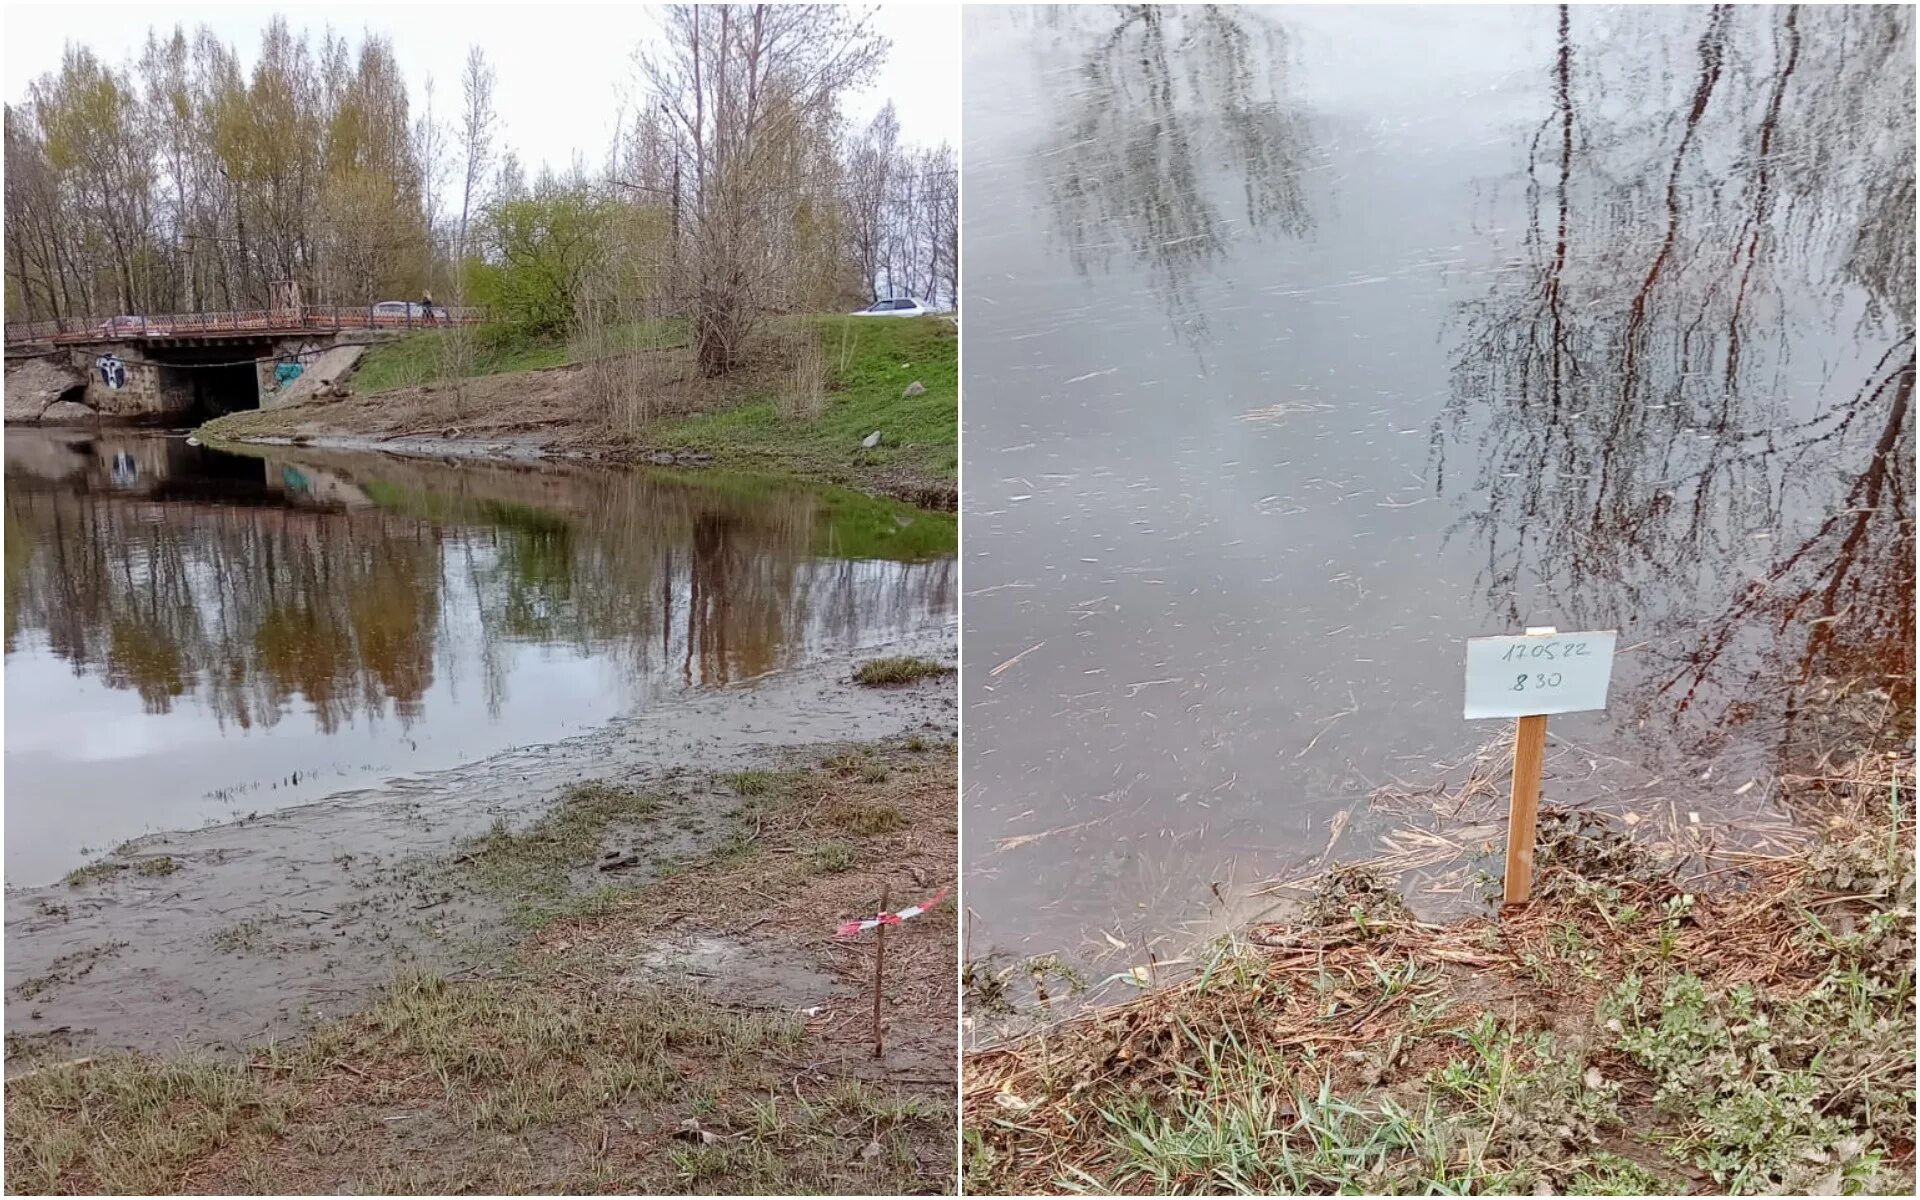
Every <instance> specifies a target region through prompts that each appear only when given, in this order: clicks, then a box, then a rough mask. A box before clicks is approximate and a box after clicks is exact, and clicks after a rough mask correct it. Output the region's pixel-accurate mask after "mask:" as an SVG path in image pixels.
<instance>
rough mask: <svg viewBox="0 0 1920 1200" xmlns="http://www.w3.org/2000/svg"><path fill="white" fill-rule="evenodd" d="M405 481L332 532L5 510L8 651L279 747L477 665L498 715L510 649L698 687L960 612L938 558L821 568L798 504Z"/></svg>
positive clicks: (627, 481)
mask: <svg viewBox="0 0 1920 1200" xmlns="http://www.w3.org/2000/svg"><path fill="white" fill-rule="evenodd" d="M396 470H397V468H396ZM417 478H418V479H419V481H420V482H421V483H422V485H423V486H421V487H420V488H419V489H417V490H416V489H412V488H404V489H398V488H388V489H385V490H382V489H380V488H379V487H377V486H370V487H369V489H368V490H369V491H375V492H379V494H380V495H381V496H382V498H383V503H385V504H386V505H387V507H386V508H384V509H367V508H359V509H350V510H346V511H341V510H338V509H311V508H308V509H301V508H230V507H218V506H212V505H202V504H154V503H150V502H144V501H132V500H128V499H125V498H121V497H114V496H108V495H100V494H92V493H84V492H81V493H76V492H72V491H68V490H64V489H58V488H56V489H47V488H45V487H32V486H16V487H13V488H10V489H9V491H8V494H7V500H6V520H7V536H8V542H7V551H8V553H7V577H6V587H7V597H8V611H7V615H8V642H7V644H8V647H9V649H11V648H12V647H13V646H14V644H15V641H16V638H17V637H18V636H19V634H20V633H21V632H23V631H24V632H29V633H33V632H37V633H39V634H40V635H41V636H42V637H43V638H44V639H45V641H46V643H47V645H48V646H49V648H50V649H51V650H52V652H53V653H54V654H56V655H58V656H59V657H61V658H63V659H65V660H67V661H68V662H71V663H73V664H74V666H75V668H76V669H77V670H93V671H97V672H98V673H99V674H100V676H101V678H103V679H104V680H105V681H106V682H107V683H108V684H109V685H110V686H114V687H121V688H128V689H132V690H136V691H138V692H139V693H140V695H141V696H142V698H143V700H144V701H145V703H146V706H147V708H148V710H149V711H151V712H165V711H167V710H168V709H169V708H170V707H171V705H172V703H173V702H174V700H175V699H176V698H177V697H181V696H184V695H189V694H194V693H196V692H197V693H198V694H200V695H201V696H202V697H203V699H204V702H205V703H206V704H207V705H208V706H209V707H210V708H211V709H212V710H213V711H214V712H215V713H217V714H218V715H220V716H221V717H222V718H223V719H229V720H233V721H235V722H237V723H239V724H241V725H242V726H243V727H245V726H251V725H254V724H271V723H273V722H275V721H277V720H278V719H279V718H280V717H281V715H282V714H283V713H284V712H285V711H286V708H287V705H288V703H289V702H290V701H291V699H292V698H293V697H295V696H296V695H297V696H301V697H304V698H305V699H306V701H307V702H308V703H309V704H310V705H311V706H312V708H313V710H314V713H315V717H316V721H317V722H318V723H319V725H320V726H321V727H322V728H323V729H328V730H332V729H335V728H338V727H339V726H340V725H341V724H343V723H345V722H346V721H349V720H351V719H352V718H353V717H354V716H356V715H359V714H364V715H366V716H367V717H368V718H372V717H375V716H377V715H380V714H382V713H385V712H388V711H391V712H393V713H394V714H395V715H397V716H398V717H400V718H401V720H402V721H403V722H410V721H411V720H413V719H414V718H415V717H417V716H418V715H420V712H421V707H422V702H423V699H424V697H425V694H426V692H427V691H428V689H429V688H430V687H431V686H432V684H433V682H434V680H435V677H436V674H440V675H443V676H446V675H451V674H452V673H453V672H454V668H455V667H456V666H457V664H458V662H459V661H472V660H477V661H478V662H479V664H480V667H481V672H482V677H483V678H482V682H483V685H484V687H485V690H486V696H487V700H488V703H489V705H490V706H491V707H492V708H493V709H494V710H495V711H496V712H497V711H498V709H499V706H500V704H501V702H502V701H503V699H504V695H505V687H506V681H507V675H508V662H507V657H506V655H507V651H508V649H509V648H510V647H511V646H513V645H515V644H529V643H531V644H539V645H548V646H553V645H562V646H570V647H573V648H575V649H576V650H578V651H579V652H580V653H583V654H586V653H598V654H613V655H617V656H620V657H621V658H622V659H623V660H624V661H625V662H626V664H627V665H628V666H629V667H630V668H631V669H632V670H633V671H634V672H635V673H636V675H638V676H640V677H642V678H659V679H663V680H664V679H668V678H677V679H678V680H680V681H683V682H686V683H689V684H695V685H711V684H720V683H726V682H729V681H733V680H737V679H742V678H747V677H751V676H753V675H757V674H760V673H763V672H765V671H767V670H771V669H774V668H777V667H780V666H783V665H786V664H789V663H791V662H793V661H795V660H796V659H797V658H798V657H799V656H800V654H801V653H802V651H803V649H804V647H806V646H807V645H809V644H816V643H818V642H820V641H822V640H824V639H837V640H852V639H854V638H855V637H858V636H860V635H863V634H867V633H869V632H871V631H873V630H875V629H881V630H887V631H892V632H898V631H903V630H906V629H908V628H913V627H916V626H918V625H921V624H923V623H924V622H925V620H926V619H927V618H928V616H929V615H930V614H937V613H939V612H943V611H945V610H946V609H948V608H950V607H951V605H952V601H953V590H952V589H953V580H952V561H951V559H948V558H942V559H939V560H936V561H933V562H926V563H913V564H908V563H896V562H888V561H865V562H850V561H841V560H829V559H819V558H815V557H814V556H813V552H814V540H815V538H816V534H817V529H816V526H817V525H818V523H819V518H820V511H819V508H818V505H817V504H816V503H815V502H814V500H813V497H812V494H811V493H809V492H807V491H805V490H804V489H791V490H790V493H789V492H788V491H781V492H779V493H777V494H775V495H773V496H770V497H768V496H759V495H754V496H747V497H741V498H737V499H730V498H728V497H726V496H724V495H719V494H716V493H715V492H713V491H712V490H703V489H697V488H692V487H688V486H685V485H679V484H674V483H670V482H664V481H661V480H659V479H657V478H654V477H651V476H606V477H595V478H594V479H593V480H592V481H591V482H590V483H589V484H587V485H584V486H590V488H591V492H590V494H583V495H581V496H578V497H575V499H576V500H577V501H578V503H573V504H562V505H558V506H555V507H541V506H540V505H539V504H537V503H526V502H522V501H520V500H519V499H518V498H514V497H512V496H511V495H509V497H508V498H506V499H501V498H488V497H487V496H486V493H487V492H488V490H489V489H488V488H486V487H484V486H483V487H476V486H474V484H475V480H473V479H471V478H468V477H463V476H460V475H458V474H457V473H456V472H454V471H451V470H446V469H443V470H441V471H439V472H434V471H422V472H419V473H418V474H417ZM530 478H533V479H535V480H538V481H540V484H541V485H543V486H547V487H551V486H552V482H553V481H552V480H549V479H543V478H542V477H540V476H532V477H530ZM494 482H496V483H497V482H498V481H494ZM529 487H530V489H531V494H532V495H533V496H534V498H535V499H536V500H548V501H550V500H552V499H553V497H552V496H551V495H550V494H548V495H542V494H541V493H540V491H539V488H538V487H537V486H533V485H529ZM512 488H513V485H512V483H511V481H509V482H508V483H505V484H501V485H500V487H499V489H496V490H504V491H506V492H508V493H511V492H512ZM476 492H477V493H479V494H480V495H479V497H478V498H476V496H475V493H476ZM562 498H563V499H564V497H562ZM429 513H431V514H433V515H434V516H435V517H436V518H437V520H435V521H430V520H427V519H424V518H425V515H426V514H429ZM468 637H472V638H473V639H474V640H475V641H477V645H471V646H468V645H463V644H462V641H463V639H466V638H468Z"/></svg>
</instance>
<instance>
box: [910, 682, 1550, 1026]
mask: <svg viewBox="0 0 1920 1200" xmlns="http://www.w3.org/2000/svg"><path fill="white" fill-rule="evenodd" d="M1543 719H1544V718H1543ZM892 898H893V885H892V884H891V883H889V884H886V885H885V886H883V887H882V888H881V889H880V911H881V912H883V913H884V912H889V911H891V909H890V907H889V904H890V901H891V900H892ZM886 979H887V927H886V926H885V925H881V926H880V928H878V929H876V930H874V931H873V1056H874V1057H875V1058H879V1057H881V1056H882V1055H883V1054H885V1053H886V1049H887V1043H886V1027H885V1026H884V1025H883V1024H881V1014H882V1012H883V1011H884V1009H885V1007H886V1002H887V989H886Z"/></svg>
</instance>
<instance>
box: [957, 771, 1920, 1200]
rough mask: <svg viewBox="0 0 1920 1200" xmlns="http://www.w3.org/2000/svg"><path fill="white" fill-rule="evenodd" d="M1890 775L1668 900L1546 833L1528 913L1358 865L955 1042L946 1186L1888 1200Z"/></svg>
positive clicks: (1897, 1144)
mask: <svg viewBox="0 0 1920 1200" xmlns="http://www.w3.org/2000/svg"><path fill="white" fill-rule="evenodd" d="M1912 778H1913V776H1912V770H1911V766H1910V765H1907V764H1896V765H1895V766H1894V767H1893V768H1891V769H1888V768H1887V765H1886V760H1885V759H1884V758H1875V759H1867V760H1863V761H1862V764H1861V765H1860V766H1859V767H1858V768H1856V771H1855V774H1854V775H1853V777H1852V778H1850V779H1847V780H1844V781H1835V782H1836V783H1837V784H1838V787H1837V789H1836V790H1837V791H1838V792H1840V793H1843V795H1839V796H1836V797H1830V798H1832V799H1835V800H1836V801H1844V804H1843V805H1841V804H1836V806H1835V807H1834V808H1832V809H1831V811H1833V812H1834V814H1835V815H1834V817H1833V819H1832V820H1831V821H1830V822H1829V837H1828V838H1827V839H1826V840H1825V841H1823V842H1821V843H1819V844H1818V845H1815V846H1810V847H1805V848H1802V849H1800V850H1797V851H1795V852H1792V853H1789V854H1785V855H1779V856H1773V857H1764V856H1759V855H1740V856H1733V857H1732V858H1731V859H1730V860H1729V864H1728V865H1726V866H1724V867H1723V868H1721V869H1716V870H1713V871H1710V872H1706V873H1705V874H1704V875H1702V876H1700V877H1699V878H1697V879H1696V881H1695V884H1694V885H1693V886H1691V887H1686V886H1683V885H1681V884H1680V883H1678V882H1675V880H1674V875H1675V874H1676V872H1672V871H1668V872H1664V873H1663V872H1661V871H1658V870H1649V869H1648V867H1649V866H1650V865H1656V866H1657V864H1647V863H1644V862H1642V861H1640V860H1639V859H1638V858H1637V857H1636V856H1632V855H1625V854H1623V853H1622V852H1621V850H1620V846H1619V841H1620V839H1619V837H1618V835H1617V834H1613V835H1611V836H1609V835H1608V833H1607V832H1606V831H1604V830H1602V829H1599V828H1597V827H1595V826H1593V825H1591V824H1585V823H1581V822H1578V821H1567V822H1563V823H1561V825H1560V826H1559V832H1558V833H1557V834H1556V839H1555V840H1556V845H1557V847H1558V849H1557V851H1556V852H1555V853H1554V854H1553V855H1552V856H1551V857H1550V858H1549V859H1548V862H1547V863H1546V865H1543V867H1542V878H1541V886H1540V890H1539V893H1538V895H1537V898H1536V900H1535V902H1534V903H1533V904H1532V905H1531V906H1529V907H1527V908H1525V909H1522V910H1518V911H1516V912H1513V913H1511V914H1509V915H1508V916H1506V917H1504V918H1501V919H1498V920H1496V919H1492V918H1475V919H1470V920H1464V921H1459V922H1455V923H1452V924H1446V925H1432V924H1425V923H1422V922H1420V921H1418V920H1416V919H1414V918H1413V917H1412V916H1411V915H1410V914H1409V913H1408V912H1407V911H1406V909H1405V907H1404V905H1401V904H1400V903H1399V901H1398V896H1397V894H1396V893H1394V892H1393V890H1392V888H1391V887H1384V886H1382V882H1381V880H1380V878H1379V877H1378V876H1377V874H1375V873H1373V872H1370V871H1359V872H1356V871H1353V870H1350V869H1349V870H1345V871H1338V872H1334V873H1331V874H1329V875H1327V876H1326V877H1325V878H1324V880H1323V882H1322V886H1321V888H1320V889H1319V892H1318V894H1317V895H1316V902H1315V904H1314V905H1312V906H1311V907H1310V910H1309V913H1310V915H1309V917H1308V918H1307V919H1305V920H1303V921H1301V922H1299V923H1297V924H1294V925H1288V926H1259V927H1255V928H1254V929H1252V930H1249V931H1247V932H1246V933H1245V934H1244V935H1242V936H1240V937H1236V938H1233V939H1228V940H1225V941H1222V942H1221V943H1219V944H1217V945H1216V946H1215V947H1214V948H1213V949H1212V950H1211V951H1210V952H1209V953H1208V954H1207V955H1206V956H1205V957H1204V958H1203V960H1202V961H1201V962H1200V964H1199V966H1198V968H1197V969H1196V971H1195V972H1194V974H1193V975H1191V976H1190V977H1188V978H1187V979H1185V980H1183V981H1182V982H1179V983H1177V984H1174V985H1171V986H1169V987H1166V988H1164V989H1162V990H1160V991H1156V992H1154V993H1152V994H1149V995H1147V996H1144V997H1142V998H1140V999H1138V1000H1135V1001H1133V1002H1130V1003H1126V1004H1123V1005H1119V1006H1117V1007H1112V1008H1108V1009H1105V1010H1102V1011H1098V1012H1089V1013H1086V1014H1083V1015H1081V1016H1079V1017H1077V1018H1075V1019H1072V1020H1070V1021H1067V1022H1064V1023H1062V1024H1059V1025H1056V1026H1054V1027H1052V1028H1050V1029H1048V1030H1045V1031H1042V1032H1040V1033H1038V1034H1035V1035H1033V1036H1031V1037H1028V1038H1026V1039H1023V1040H1021V1041H1018V1042H1016V1043H1014V1044H1011V1045H1009V1046H1005V1047H1002V1048H998V1049H994V1050H989V1051H985V1052H982V1053H978V1054H975V1055H973V1056H972V1057H971V1059H970V1061H969V1063H968V1066H967V1075H966V1087H965V1100H964V1111H965V1123H966V1157H967V1165H966V1172H967V1176H966V1187H967V1190H968V1191H969V1192H974V1193H982V1192H1006V1191H1024V1192H1033V1191H1040V1192H1048V1191H1058V1190H1062V1189H1071V1190H1094V1191H1119V1192H1128V1193H1159V1194H1167V1193H1267V1194H1307V1193H1312V1194H1319V1193H1332V1192H1342V1191H1360V1192H1375V1193H1388V1194H1408V1193H1416V1192H1433V1191H1443V1192H1460V1191H1473V1192H1508V1193H1512V1192H1520V1193H1525V1192H1530V1191H1551V1192H1561V1193H1576V1194H1648V1193H1653V1194H1659V1193H1663V1192H1664V1193H1673V1192H1684V1191H1727V1192H1734V1193H1757V1192H1787V1193H1802V1194H1804V1193H1808V1192H1813V1193H1818V1194H1854V1193H1905V1192H1908V1191H1911V1190H1912V1184H1913V1169H1914V1162H1913V1136H1914V1099H1915V1097H1914V1091H1913V1079H1912V1066H1913V1061H1914V1054H1915V1045H1914V1026H1913V1020H1912V1010H1913V1002H1914V957H1913V955H1914V866H1913V863H1914V858H1913V855H1914V843H1913V835H1914V823H1913V809H1912V791H1911V785H1912Z"/></svg>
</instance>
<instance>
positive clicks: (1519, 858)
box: [1466, 625, 1615, 904]
mask: <svg viewBox="0 0 1920 1200" xmlns="http://www.w3.org/2000/svg"><path fill="white" fill-rule="evenodd" d="M1614 640H1615V635H1614V633H1613V631H1612V630H1607V631H1604V632H1600V633H1566V634H1563V633H1560V632H1559V631H1558V630H1556V629H1555V628H1554V627H1553V626H1551V625H1544V626H1539V627H1536V628H1530V629H1528V630H1527V632H1526V634H1525V635H1524V636H1522V637H1483V638H1470V639H1468V641H1467V712H1466V715H1467V718H1468V719H1469V720H1472V719H1475V718H1480V717H1513V718H1515V723H1514V729H1513V795H1512V799H1511V801H1510V802H1509V805H1508V809H1507V874H1506V882H1505V890H1506V897H1505V899H1506V903H1508V904H1525V903H1527V902H1528V901H1529V900H1531V899H1532V898H1533V850H1534V838H1535V830H1536V828H1537V826H1538V824H1539V817H1540V772H1541V768H1542V767H1543V766H1544V765H1545V762H1546V756H1547V717H1548V716H1549V715H1551V714H1553V713H1570V712H1586V711H1589V710H1591V709H1596V708H1605V707H1606V706H1607V684H1608V683H1609V682H1610V681H1611V679H1612V677H1613V645H1614Z"/></svg>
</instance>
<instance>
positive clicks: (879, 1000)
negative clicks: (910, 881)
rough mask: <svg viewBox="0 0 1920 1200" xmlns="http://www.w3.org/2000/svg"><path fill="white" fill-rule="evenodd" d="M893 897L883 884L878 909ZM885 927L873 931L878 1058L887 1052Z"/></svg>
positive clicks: (884, 907) (875, 1053)
mask: <svg viewBox="0 0 1920 1200" xmlns="http://www.w3.org/2000/svg"><path fill="white" fill-rule="evenodd" d="M892 898H893V885H892V884H891V883H889V884H885V885H883V886H882V887H881V889H880V911H881V912H883V913H884V912H886V911H887V901H888V900H890V899H892ZM886 980H887V927H886V925H884V924H882V925H881V926H880V927H879V928H877V929H875V930H874V931H873V1056H874V1057H875V1058H879V1057H881V1056H882V1055H884V1054H885V1053H886V1052H887V1042H886V1027H885V1026H884V1025H882V1024H881V1019H882V1018H881V1013H882V1011H883V1010H884V1009H885V1007H886V1001H887V988H886Z"/></svg>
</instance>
